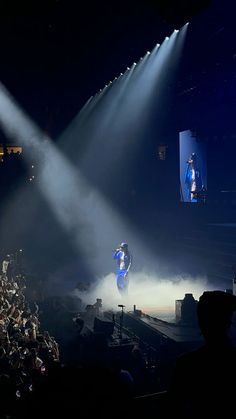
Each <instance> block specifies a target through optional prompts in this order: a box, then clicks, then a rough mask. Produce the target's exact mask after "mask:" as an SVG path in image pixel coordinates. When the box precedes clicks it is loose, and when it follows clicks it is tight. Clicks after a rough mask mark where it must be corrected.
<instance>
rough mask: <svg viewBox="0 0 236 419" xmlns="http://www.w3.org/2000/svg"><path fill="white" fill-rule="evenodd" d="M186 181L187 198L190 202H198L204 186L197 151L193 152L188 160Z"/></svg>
mask: <svg viewBox="0 0 236 419" xmlns="http://www.w3.org/2000/svg"><path fill="white" fill-rule="evenodd" d="M184 183H185V185H186V193H187V200H188V201H189V202H198V198H197V194H198V192H199V191H200V190H201V188H202V178H201V172H200V169H199V167H198V163H197V155H196V153H192V154H191V155H190V157H189V159H188V160H187V166H186V171H185V176H184Z"/></svg>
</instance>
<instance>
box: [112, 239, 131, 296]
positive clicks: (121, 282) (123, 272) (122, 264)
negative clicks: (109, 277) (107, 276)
mask: <svg viewBox="0 0 236 419" xmlns="http://www.w3.org/2000/svg"><path fill="white" fill-rule="evenodd" d="M113 257H114V259H117V265H118V271H117V276H116V283H117V288H118V290H119V292H120V294H121V295H124V294H127V292H128V285H129V280H128V272H129V269H130V266H131V255H130V252H129V250H128V244H127V243H121V244H120V246H119V247H118V248H117V249H116V250H115V252H114V254H113Z"/></svg>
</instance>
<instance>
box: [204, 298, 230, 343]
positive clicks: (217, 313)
mask: <svg viewBox="0 0 236 419" xmlns="http://www.w3.org/2000/svg"><path fill="white" fill-rule="evenodd" d="M234 311H236V296H235V295H233V294H229V293H227V292H224V291H205V292H204V293H203V294H202V295H201V297H200V298H199V302H198V304H197V316H198V322H199V326H200V329H201V332H202V334H203V336H204V338H205V340H206V341H207V342H208V343H210V342H214V341H216V340H219V339H225V338H227V333H228V330H229V328H230V325H231V322H232V317H233V313H234Z"/></svg>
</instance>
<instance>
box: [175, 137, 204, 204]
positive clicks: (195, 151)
mask: <svg viewBox="0 0 236 419" xmlns="http://www.w3.org/2000/svg"><path fill="white" fill-rule="evenodd" d="M179 153H180V159H179V160H180V200H181V201H182V202H190V203H197V202H201V203H205V202H206V200H207V163H206V144H205V143H204V142H201V141H200V139H199V138H198V137H197V135H196V134H195V133H194V132H193V131H191V130H186V131H182V132H180V133H179Z"/></svg>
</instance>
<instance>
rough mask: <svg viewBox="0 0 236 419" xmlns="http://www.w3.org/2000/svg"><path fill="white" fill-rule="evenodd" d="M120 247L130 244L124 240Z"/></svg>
mask: <svg viewBox="0 0 236 419" xmlns="http://www.w3.org/2000/svg"><path fill="white" fill-rule="evenodd" d="M120 247H128V244H127V243H125V242H123V243H121V245H120Z"/></svg>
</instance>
